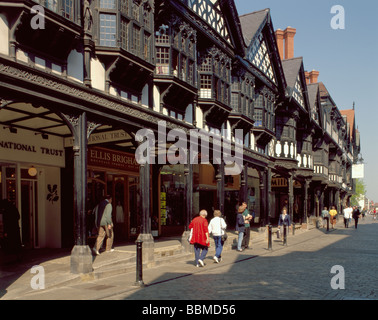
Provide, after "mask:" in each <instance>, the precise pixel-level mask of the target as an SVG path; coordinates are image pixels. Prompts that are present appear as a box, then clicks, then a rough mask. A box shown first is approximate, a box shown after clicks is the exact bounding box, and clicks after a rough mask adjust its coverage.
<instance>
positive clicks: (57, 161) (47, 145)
mask: <svg viewBox="0 0 378 320" xmlns="http://www.w3.org/2000/svg"><path fill="white" fill-rule="evenodd" d="M64 166H65V151H64V147H63V139H62V138H61V137H57V136H54V135H41V134H40V133H37V132H32V131H30V130H24V129H21V128H18V129H14V128H12V130H11V129H10V128H9V127H0V192H1V198H2V199H7V200H8V201H9V202H10V203H11V205H12V206H15V207H16V208H17V211H18V213H19V219H18V226H19V232H20V237H21V244H22V246H23V247H24V248H28V249H33V248H60V247H61V223H60V221H61V175H60V170H61V168H63V167H64ZM5 214H7V213H4V212H2V217H0V225H1V224H3V225H2V226H0V229H4V228H5V227H6V226H4V220H6V219H4V216H5ZM2 222H3V223H2Z"/></svg>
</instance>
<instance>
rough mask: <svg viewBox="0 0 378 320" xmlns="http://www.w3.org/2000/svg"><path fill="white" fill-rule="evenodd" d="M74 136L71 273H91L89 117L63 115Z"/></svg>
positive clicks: (83, 115) (83, 114) (84, 114)
mask: <svg viewBox="0 0 378 320" xmlns="http://www.w3.org/2000/svg"><path fill="white" fill-rule="evenodd" d="M61 116H62V118H63V119H65V120H66V122H67V124H68V126H69V127H70V129H71V132H72V133H73V136H74V145H73V152H74V160H73V161H74V186H73V188H74V210H75V222H74V225H75V230H74V234H75V246H74V248H73V249H72V251H71V273H74V274H78V273H89V272H92V271H93V268H92V252H91V250H90V248H89V246H88V245H87V230H86V202H87V143H88V136H89V133H88V126H87V115H86V113H85V112H83V113H82V114H80V115H78V116H77V115H63V114H62V115H61Z"/></svg>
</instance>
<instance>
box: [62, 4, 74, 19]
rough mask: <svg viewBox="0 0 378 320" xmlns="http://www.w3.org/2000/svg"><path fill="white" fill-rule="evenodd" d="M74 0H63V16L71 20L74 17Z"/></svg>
mask: <svg viewBox="0 0 378 320" xmlns="http://www.w3.org/2000/svg"><path fill="white" fill-rule="evenodd" d="M73 2H74V1H73V0H63V13H62V14H63V17H65V18H66V19H69V20H73V19H74V15H73V5H74V4H73Z"/></svg>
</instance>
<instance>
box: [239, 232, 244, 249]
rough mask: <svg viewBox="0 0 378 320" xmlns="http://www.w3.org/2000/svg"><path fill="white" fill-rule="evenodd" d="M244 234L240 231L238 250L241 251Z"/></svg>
mask: <svg viewBox="0 0 378 320" xmlns="http://www.w3.org/2000/svg"><path fill="white" fill-rule="evenodd" d="M243 237H244V232H243V231H239V237H238V250H241V246H242V242H243Z"/></svg>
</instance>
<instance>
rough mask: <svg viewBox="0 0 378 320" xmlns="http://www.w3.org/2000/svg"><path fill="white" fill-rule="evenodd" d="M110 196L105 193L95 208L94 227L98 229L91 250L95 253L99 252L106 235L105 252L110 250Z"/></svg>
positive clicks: (111, 232)
mask: <svg viewBox="0 0 378 320" xmlns="http://www.w3.org/2000/svg"><path fill="white" fill-rule="evenodd" d="M112 210H113V207H112V197H111V196H110V195H107V196H106V197H105V199H104V200H102V201H101V202H100V203H99V204H98V205H97V206H96V207H95V208H94V211H95V221H96V227H97V229H98V236H97V239H96V243H95V247H94V248H93V252H94V254H96V255H99V254H100V249H101V246H102V243H103V242H104V239H105V237H106V249H105V251H106V252H112V251H114V249H112V245H113V240H114V230H113V222H112Z"/></svg>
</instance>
